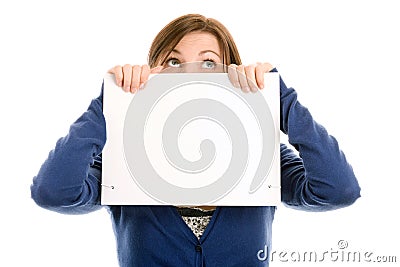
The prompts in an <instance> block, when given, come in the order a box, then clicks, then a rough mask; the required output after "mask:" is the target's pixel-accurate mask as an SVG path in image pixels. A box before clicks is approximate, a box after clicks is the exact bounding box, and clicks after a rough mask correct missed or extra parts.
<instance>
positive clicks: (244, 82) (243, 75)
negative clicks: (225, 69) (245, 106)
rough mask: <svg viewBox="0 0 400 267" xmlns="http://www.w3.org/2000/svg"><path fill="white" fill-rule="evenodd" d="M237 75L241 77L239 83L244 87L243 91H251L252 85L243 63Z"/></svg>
mask: <svg viewBox="0 0 400 267" xmlns="http://www.w3.org/2000/svg"><path fill="white" fill-rule="evenodd" d="M237 75H238V78H239V83H240V87H241V88H242V91H243V92H245V93H247V92H250V87H249V85H248V83H247V77H246V73H245V70H244V66H243V65H239V66H238V67H237Z"/></svg>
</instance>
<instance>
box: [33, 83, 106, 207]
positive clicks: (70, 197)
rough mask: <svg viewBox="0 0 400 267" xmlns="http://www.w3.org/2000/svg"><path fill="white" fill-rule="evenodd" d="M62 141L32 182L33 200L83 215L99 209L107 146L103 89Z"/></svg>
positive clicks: (42, 204)
mask: <svg viewBox="0 0 400 267" xmlns="http://www.w3.org/2000/svg"><path fill="white" fill-rule="evenodd" d="M101 92H102V93H101V95H100V96H99V97H98V98H96V99H93V100H92V102H91V103H90V105H89V107H88V109H87V111H86V112H84V113H83V114H82V115H81V116H80V117H79V118H78V119H77V120H76V121H75V122H74V123H73V124H72V125H71V126H70V129H69V132H68V134H67V135H66V136H65V137H62V138H60V139H59V140H58V141H57V143H56V145H55V148H54V149H53V150H52V151H50V153H49V155H48V158H47V159H46V160H45V162H44V163H43V164H42V166H41V168H40V170H39V172H38V174H37V175H36V176H35V177H34V178H33V183H32V185H31V197H32V198H33V200H34V201H35V202H36V203H37V204H38V205H39V206H41V207H43V208H46V209H49V210H52V211H56V212H59V213H68V214H80V213H88V212H91V211H95V210H98V209H100V207H101V206H100V187H101V151H102V149H103V147H104V144H105V142H106V124H105V119H104V116H103V111H102V107H103V103H102V102H103V99H102V97H103V88H102V90H101Z"/></svg>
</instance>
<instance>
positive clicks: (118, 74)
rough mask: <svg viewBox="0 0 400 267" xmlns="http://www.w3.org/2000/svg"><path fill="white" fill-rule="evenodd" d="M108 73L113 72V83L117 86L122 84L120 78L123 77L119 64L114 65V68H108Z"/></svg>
mask: <svg viewBox="0 0 400 267" xmlns="http://www.w3.org/2000/svg"><path fill="white" fill-rule="evenodd" d="M108 73H111V74H114V77H115V83H116V84H117V85H118V86H122V79H123V77H124V76H123V74H122V67H121V66H119V65H118V66H115V67H114V68H112V69H110V70H109V71H108Z"/></svg>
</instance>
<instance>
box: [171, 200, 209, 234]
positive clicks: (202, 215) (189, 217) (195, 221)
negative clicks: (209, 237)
mask: <svg viewBox="0 0 400 267" xmlns="http://www.w3.org/2000/svg"><path fill="white" fill-rule="evenodd" d="M177 209H178V212H179V214H180V215H181V216H182V219H183V221H184V222H185V223H186V224H187V226H188V227H189V228H190V230H192V232H193V234H194V235H195V236H196V237H197V238H198V239H200V238H201V236H202V235H203V233H204V231H205V230H206V228H207V225H208V223H209V222H210V220H211V217H212V215H213V213H214V210H203V209H200V208H197V207H190V208H189V207H177Z"/></svg>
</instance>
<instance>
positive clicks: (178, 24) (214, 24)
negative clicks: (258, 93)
mask: <svg viewBox="0 0 400 267" xmlns="http://www.w3.org/2000/svg"><path fill="white" fill-rule="evenodd" d="M196 31H200V32H207V33H211V34H212V35H214V36H215V37H216V38H217V40H218V41H219V45H220V47H221V50H222V63H223V64H225V65H230V64H237V65H240V64H242V61H241V59H240V55H239V52H238V49H237V47H236V44H235V42H234V40H233V38H232V36H231V34H230V33H229V31H228V29H227V28H225V26H224V25H222V24H221V23H220V22H219V21H217V20H215V19H212V18H206V17H204V16H202V15H199V14H187V15H184V16H181V17H179V18H176V19H174V20H173V21H171V22H170V23H169V24H168V25H166V26H165V27H164V28H163V29H162V30H161V31H160V32H159V33H158V34H157V36H156V37H155V38H154V40H153V43H152V44H151V47H150V50H149V55H148V64H149V66H150V67H151V68H154V67H156V66H157V65H160V64H162V63H164V61H165V60H166V59H167V57H168V56H169V54H170V53H171V51H172V50H173V49H174V48H175V46H176V45H177V44H178V43H179V42H180V40H181V39H182V38H183V37H184V36H185V35H186V34H188V33H191V32H196Z"/></svg>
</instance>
